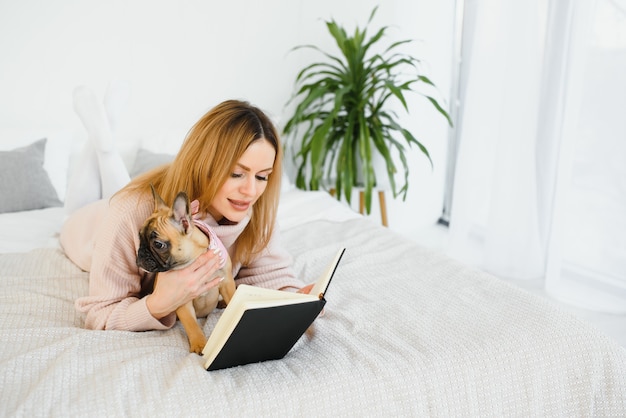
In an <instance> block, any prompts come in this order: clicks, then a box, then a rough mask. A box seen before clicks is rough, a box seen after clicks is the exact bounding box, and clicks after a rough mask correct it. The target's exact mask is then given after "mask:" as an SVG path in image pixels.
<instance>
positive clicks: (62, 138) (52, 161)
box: [0, 129, 73, 201]
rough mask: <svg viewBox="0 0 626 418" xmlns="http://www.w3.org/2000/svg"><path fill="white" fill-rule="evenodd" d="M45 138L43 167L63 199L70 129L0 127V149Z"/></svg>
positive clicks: (69, 147)
mask: <svg viewBox="0 0 626 418" xmlns="http://www.w3.org/2000/svg"><path fill="white" fill-rule="evenodd" d="M42 138H47V139H48V140H47V142H46V153H45V155H44V164H43V168H44V169H45V170H46V172H47V173H48V176H49V177H50V181H51V182H52V185H53V186H54V189H55V190H56V192H57V195H58V196H59V199H60V200H61V201H63V200H64V199H65V189H66V188H67V178H68V175H69V174H68V170H69V161H70V153H71V151H72V140H73V138H72V134H71V132H70V131H60V130H58V129H56V130H55V129H50V130H46V129H32V130H31V129H26V130H23V129H0V151H9V150H12V149H15V148H18V147H23V146H26V145H30V144H32V143H34V142H36V141H37V140H39V139H42Z"/></svg>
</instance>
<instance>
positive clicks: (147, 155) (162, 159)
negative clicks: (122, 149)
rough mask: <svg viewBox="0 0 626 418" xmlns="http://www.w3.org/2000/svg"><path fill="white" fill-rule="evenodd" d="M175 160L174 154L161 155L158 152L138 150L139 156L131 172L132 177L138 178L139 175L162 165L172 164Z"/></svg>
mask: <svg viewBox="0 0 626 418" xmlns="http://www.w3.org/2000/svg"><path fill="white" fill-rule="evenodd" d="M173 159H174V156H173V155H172V154H159V153H157V152H152V151H148V150H147V149H143V148H140V149H138V150H137V156H136V157H135V162H134V164H133V168H132V170H130V177H131V178H133V177H136V176H138V175H139V174H142V173H145V172H146V171H148V170H152V169H153V168H155V167H158V166H160V165H162V164H167V163H170V162H172V160H173Z"/></svg>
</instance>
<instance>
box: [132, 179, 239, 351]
mask: <svg viewBox="0 0 626 418" xmlns="http://www.w3.org/2000/svg"><path fill="white" fill-rule="evenodd" d="M152 194H153V197H154V212H153V213H152V215H150V217H148V219H146V221H145V222H144V224H143V225H142V227H141V229H140V231H139V244H140V245H139V250H138V252H137V266H139V267H140V268H142V269H144V270H146V271H148V272H151V273H157V276H156V278H155V284H156V281H157V280H158V279H159V276H158V273H159V272H164V271H168V270H176V269H182V268H184V267H186V266H188V265H189V264H191V263H192V262H193V261H194V260H195V259H196V258H197V257H199V256H200V254H202V253H204V252H205V251H207V250H209V251H210V250H214V249H217V248H219V249H221V257H222V260H221V266H220V270H218V271H217V272H216V273H215V274H214V275H213V277H212V278H211V279H213V278H215V277H223V278H224V279H223V280H222V281H221V282H220V284H219V286H216V287H214V288H212V289H211V290H209V291H208V292H206V293H204V294H203V295H200V296H199V297H197V298H196V299H194V300H193V301H191V302H189V303H187V304H185V305H183V306H181V307H179V308H178V309H176V315H177V316H178V319H180V322H181V323H182V324H183V327H184V328H185V332H186V333H187V337H188V338H189V351H190V352H194V353H198V354H200V353H201V352H202V349H203V348H204V345H205V344H206V337H205V335H204V332H203V331H202V328H200V325H199V324H198V320H197V317H202V316H206V315H208V314H209V313H210V312H211V311H213V309H215V307H216V306H217V304H218V301H219V295H221V296H222V300H223V302H224V303H226V304H228V303H229V302H230V300H231V298H232V296H233V294H234V293H235V281H234V278H233V275H232V263H231V260H230V257H229V255H228V252H227V251H226V249H225V248H224V246H223V245H222V243H221V242H220V241H219V238H218V237H217V236H216V235H215V233H214V232H213V231H212V230H211V229H210V227H209V226H208V225H206V224H204V223H202V222H200V221H197V220H194V219H192V217H191V214H190V210H189V198H188V196H187V194H186V193H184V192H180V193H179V194H178V195H177V196H176V199H174V203H173V204H172V207H169V206H167V204H166V203H165V202H164V201H163V199H162V198H161V197H160V196H159V195H158V193H157V192H156V191H155V190H154V187H153V188H152Z"/></svg>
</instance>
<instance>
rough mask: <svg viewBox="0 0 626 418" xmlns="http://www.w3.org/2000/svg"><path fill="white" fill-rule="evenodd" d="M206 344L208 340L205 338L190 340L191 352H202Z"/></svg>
mask: <svg viewBox="0 0 626 418" xmlns="http://www.w3.org/2000/svg"><path fill="white" fill-rule="evenodd" d="M205 345H206V340H204V339H202V340H201V339H196V340H194V341H189V352H190V353H196V354H202V350H203V349H204V346H205Z"/></svg>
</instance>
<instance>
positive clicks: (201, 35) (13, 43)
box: [0, 0, 454, 235]
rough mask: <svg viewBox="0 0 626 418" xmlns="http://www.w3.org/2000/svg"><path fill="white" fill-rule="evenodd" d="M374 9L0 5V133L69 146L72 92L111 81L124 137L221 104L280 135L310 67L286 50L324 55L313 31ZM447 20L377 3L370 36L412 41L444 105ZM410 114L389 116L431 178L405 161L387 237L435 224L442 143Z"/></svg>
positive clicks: (450, 6) (426, 6) (427, 121)
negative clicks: (299, 80) (423, 151)
mask: <svg viewBox="0 0 626 418" xmlns="http://www.w3.org/2000/svg"><path fill="white" fill-rule="evenodd" d="M377 3H378V2H375V1H369V0H365V1H361V0H351V1H335V0H333V1H330V0H323V1H315V2H312V1H305V0H300V1H293V0H264V1H252V0H240V1H232V2H217V1H207V0H183V1H176V2H174V1H170V0H150V1H148V0H111V1H106V2H104V1H95V0H86V1H77V0H55V1H53V2H51V1H46V0H20V1H19V2H17V1H10V0H0V129H5V128H11V129H32V128H38V129H68V130H72V131H75V132H76V133H77V134H78V135H79V136H80V135H82V127H81V125H80V122H79V120H78V118H77V117H76V116H75V114H74V112H73V110H72V90H73V88H74V87H75V86H77V85H80V84H87V85H89V86H91V87H93V88H94V89H95V90H96V92H97V93H98V94H100V95H102V94H103V92H104V90H105V88H106V86H107V84H108V83H109V82H110V81H111V80H126V81H129V82H130V83H131V86H132V99H131V104H130V108H129V113H128V118H127V121H128V124H127V126H126V130H127V132H128V134H129V135H132V136H139V137H141V138H144V139H146V138H150V137H151V136H158V135H163V133H164V132H170V131H176V132H182V133H184V132H185V131H186V129H188V128H189V127H190V126H191V124H192V123H193V122H194V121H195V120H196V119H197V118H198V117H199V116H200V115H202V114H203V113H204V112H205V111H207V110H208V109H209V108H210V107H212V106H213V105H215V104H217V103H218V102H220V101H222V100H224V99H228V98H239V99H246V100H249V101H251V102H252V103H254V104H256V105H258V106H259V107H261V108H263V109H265V110H266V111H267V112H268V113H270V114H272V115H273V116H274V117H275V118H276V120H277V121H278V124H279V125H281V124H282V123H284V122H285V121H286V119H287V116H288V113H287V112H286V109H285V104H286V102H287V101H288V99H289V97H290V95H291V93H292V87H293V81H294V79H295V76H296V74H297V72H298V71H299V70H300V69H301V68H302V67H303V66H304V65H305V64H306V63H307V62H310V61H311V60H313V59H317V58H318V56H317V55H314V54H313V52H304V51H298V52H295V53H289V50H290V49H291V48H292V47H294V46H296V45H300V44H305V43H311V44H317V45H319V46H321V47H322V48H324V49H328V50H330V48H331V47H332V40H331V38H330V36H329V35H328V34H327V33H326V28H325V25H324V22H323V21H324V20H328V19H330V18H334V19H335V20H337V21H338V22H340V23H343V24H345V25H346V26H347V27H348V28H349V30H351V29H352V28H353V27H354V25H355V24H359V25H363V24H364V23H365V22H366V20H367V18H368V17H369V13H370V11H371V9H372V8H373V7H374V6H375V5H376V4H377ZM453 10H454V1H453V0H445V1H441V0H438V1H435V0H419V1H415V0H404V1H402V0H395V1H385V2H381V4H380V7H379V11H378V13H377V15H376V17H375V19H374V26H373V27H374V28H378V27H380V26H382V25H387V26H391V27H392V29H391V30H390V32H389V35H390V36H393V39H392V40H399V39H407V38H408V39H416V40H417V42H415V43H414V44H413V46H412V48H413V49H411V51H410V52H411V53H413V54H414V55H415V56H416V57H418V58H421V59H422V60H423V61H424V65H425V70H426V73H427V75H429V76H430V77H431V79H432V80H433V81H434V82H435V83H436V84H437V85H438V86H439V88H440V90H441V93H442V95H443V97H445V99H446V100H447V96H448V92H449V86H450V74H451V72H450V67H451V58H452V39H453V36H452V28H453ZM411 110H412V113H411V115H410V116H404V115H403V114H402V113H401V115H403V121H404V123H405V124H406V126H407V127H408V128H409V129H411V130H412V131H413V132H414V134H415V136H416V137H417V138H418V139H420V140H421V141H423V143H424V144H425V145H426V146H427V147H428V148H429V150H430V152H431V156H432V158H433V161H434V164H435V168H434V170H432V171H431V169H430V166H429V165H428V162H427V160H426V159H425V158H423V157H422V156H420V155H419V153H418V151H417V150H414V155H412V156H411V157H410V164H411V177H412V178H411V182H410V188H409V195H408V197H407V200H406V201H405V202H402V201H399V200H398V201H393V200H392V199H391V197H388V199H387V200H388V211H389V216H390V224H391V227H392V229H395V230H397V231H398V232H401V233H404V234H407V235H409V234H410V233H411V231H413V230H414V229H416V228H418V227H419V226H421V225H426V224H430V223H433V222H435V221H436V220H437V219H438V217H439V215H440V213H441V206H442V200H443V182H444V176H445V167H444V165H445V152H446V134H447V127H446V124H445V121H444V120H443V118H442V117H440V116H439V115H438V114H437V113H436V112H435V111H433V110H431V109H430V108H429V107H428V106H427V104H426V102H425V101H424V100H423V99H420V98H418V97H417V96H415V97H414V98H413V99H412V104H411ZM376 204H377V202H376V201H374V206H376ZM373 218H374V219H376V220H378V212H377V210H375V211H374V213H373ZM407 225H408V227H407Z"/></svg>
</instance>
